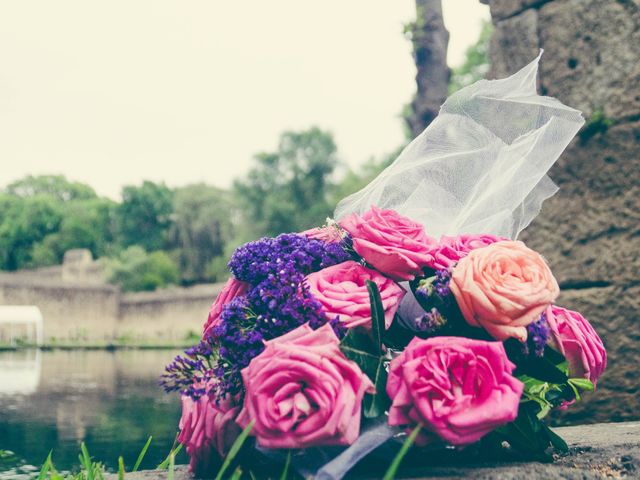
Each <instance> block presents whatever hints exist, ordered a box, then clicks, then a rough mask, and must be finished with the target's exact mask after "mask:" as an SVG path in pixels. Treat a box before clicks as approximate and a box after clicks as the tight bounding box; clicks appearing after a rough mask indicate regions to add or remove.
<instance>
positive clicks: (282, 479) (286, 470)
mask: <svg viewBox="0 0 640 480" xmlns="http://www.w3.org/2000/svg"><path fill="white" fill-rule="evenodd" d="M289 465H291V450H289V452H288V453H287V461H286V462H285V464H284V470H282V475H280V480H287V477H288V476H289Z"/></svg>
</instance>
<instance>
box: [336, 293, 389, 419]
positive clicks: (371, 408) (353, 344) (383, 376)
mask: <svg viewBox="0 0 640 480" xmlns="http://www.w3.org/2000/svg"><path fill="white" fill-rule="evenodd" d="M367 289H368V291H369V299H370V301H371V335H369V334H368V333H365V332H364V331H360V330H358V329H350V330H349V331H348V332H347V335H346V336H345V337H344V338H343V339H342V341H341V342H340V349H341V350H342V353H344V355H345V356H346V357H347V358H348V359H350V360H353V361H354V362H356V363H357V364H358V366H359V367H360V369H361V370H362V371H363V372H364V374H365V375H367V376H368V377H369V378H370V379H371V381H372V382H373V385H374V387H375V392H374V393H373V394H372V395H370V394H367V395H366V397H365V399H364V405H363V413H364V416H365V417H367V418H377V417H379V416H381V415H384V412H385V411H386V409H387V408H388V407H389V404H390V400H389V397H388V395H387V392H386V385H387V364H388V362H389V359H388V358H387V356H386V355H385V352H384V351H383V348H382V336H383V333H384V331H385V320H384V308H383V307H382V300H381V299H380V291H379V290H378V286H377V285H376V284H375V283H373V282H369V281H368V282H367Z"/></svg>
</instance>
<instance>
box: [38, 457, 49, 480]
mask: <svg viewBox="0 0 640 480" xmlns="http://www.w3.org/2000/svg"><path fill="white" fill-rule="evenodd" d="M52 453H53V450H50V451H49V455H47V459H46V460H45V461H44V463H43V464H42V468H41V469H40V473H39V474H38V480H44V479H45V478H46V477H47V473H49V470H50V469H51V454H52Z"/></svg>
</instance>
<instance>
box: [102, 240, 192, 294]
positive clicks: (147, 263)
mask: <svg viewBox="0 0 640 480" xmlns="http://www.w3.org/2000/svg"><path fill="white" fill-rule="evenodd" d="M105 266H106V270H107V278H108V280H109V282H111V283H114V284H118V285H120V286H121V287H122V289H123V290H124V291H130V292H137V291H142V290H155V289H156V288H159V287H165V286H167V285H170V284H175V283H177V282H178V281H179V279H180V272H179V270H178V267H177V265H176V264H175V262H174V261H173V260H172V259H171V257H170V256H169V255H168V254H167V253H165V252H162V251H156V252H151V253H147V252H145V251H144V249H143V248H142V247H139V246H137V245H135V246H133V247H129V248H127V249H126V250H124V251H123V252H121V253H120V254H119V255H118V256H117V257H114V258H110V259H105Z"/></svg>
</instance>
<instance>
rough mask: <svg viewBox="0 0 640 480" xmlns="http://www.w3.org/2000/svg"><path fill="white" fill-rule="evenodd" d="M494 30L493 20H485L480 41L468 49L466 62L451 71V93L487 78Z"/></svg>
mask: <svg viewBox="0 0 640 480" xmlns="http://www.w3.org/2000/svg"><path fill="white" fill-rule="evenodd" d="M492 32H493V26H492V25H491V22H490V21H488V20H485V21H483V23H482V31H481V32H480V37H479V38H478V41H477V42H476V43H474V44H473V45H471V46H470V47H469V48H468V49H467V51H466V53H465V60H464V63H463V64H462V65H460V66H459V67H456V68H454V69H453V71H452V72H451V81H450V82H449V94H452V93H453V92H456V91H458V90H460V89H461V88H463V87H466V86H467V85H471V84H472V83H474V82H477V81H478V80H481V79H483V78H485V75H486V74H487V72H488V71H489V40H490V39H491V33H492Z"/></svg>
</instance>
